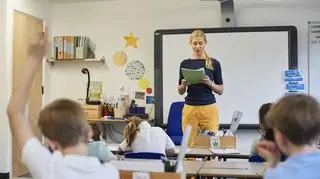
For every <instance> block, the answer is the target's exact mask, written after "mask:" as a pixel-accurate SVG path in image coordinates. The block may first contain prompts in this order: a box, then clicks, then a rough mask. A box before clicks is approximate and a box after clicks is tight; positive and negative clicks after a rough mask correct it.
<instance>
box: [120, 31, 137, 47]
mask: <svg viewBox="0 0 320 179" xmlns="http://www.w3.org/2000/svg"><path fill="white" fill-rule="evenodd" d="M123 38H124V39H125V40H126V47H129V46H131V47H133V48H138V45H137V43H138V40H139V37H136V36H134V35H133V33H129V34H128V35H126V36H123Z"/></svg>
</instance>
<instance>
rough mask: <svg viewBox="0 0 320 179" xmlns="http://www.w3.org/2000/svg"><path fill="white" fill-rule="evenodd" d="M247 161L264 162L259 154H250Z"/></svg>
mask: <svg viewBox="0 0 320 179" xmlns="http://www.w3.org/2000/svg"><path fill="white" fill-rule="evenodd" d="M249 162H259V163H261V162H265V161H264V159H263V158H262V157H260V156H259V155H252V156H250V157H249Z"/></svg>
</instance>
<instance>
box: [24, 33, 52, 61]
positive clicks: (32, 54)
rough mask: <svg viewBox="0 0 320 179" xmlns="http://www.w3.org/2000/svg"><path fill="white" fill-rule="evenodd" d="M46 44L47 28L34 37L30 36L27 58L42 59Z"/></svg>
mask: <svg viewBox="0 0 320 179" xmlns="http://www.w3.org/2000/svg"><path fill="white" fill-rule="evenodd" d="M47 45H48V34H47V28H46V29H45V32H39V33H37V34H36V35H35V36H34V37H32V38H31V41H30V44H29V46H28V58H32V59H33V60H38V61H42V60H43V57H44V56H45V54H46V48H47Z"/></svg>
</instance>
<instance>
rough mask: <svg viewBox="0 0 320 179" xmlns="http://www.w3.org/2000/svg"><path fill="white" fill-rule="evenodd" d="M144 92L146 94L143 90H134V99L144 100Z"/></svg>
mask: <svg viewBox="0 0 320 179" xmlns="http://www.w3.org/2000/svg"><path fill="white" fill-rule="evenodd" d="M145 94H146V93H145V92H142V91H136V92H135V99H142V100H144V96H145Z"/></svg>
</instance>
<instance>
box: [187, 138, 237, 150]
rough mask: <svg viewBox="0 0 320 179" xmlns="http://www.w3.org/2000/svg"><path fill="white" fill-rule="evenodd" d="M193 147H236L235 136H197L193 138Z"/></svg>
mask: <svg viewBox="0 0 320 179" xmlns="http://www.w3.org/2000/svg"><path fill="white" fill-rule="evenodd" d="M192 147H194V148H203V149H204V148H206V149H207V148H222V149H236V148H237V137H236V136H197V137H196V138H195V142H194V145H193V146H192Z"/></svg>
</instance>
